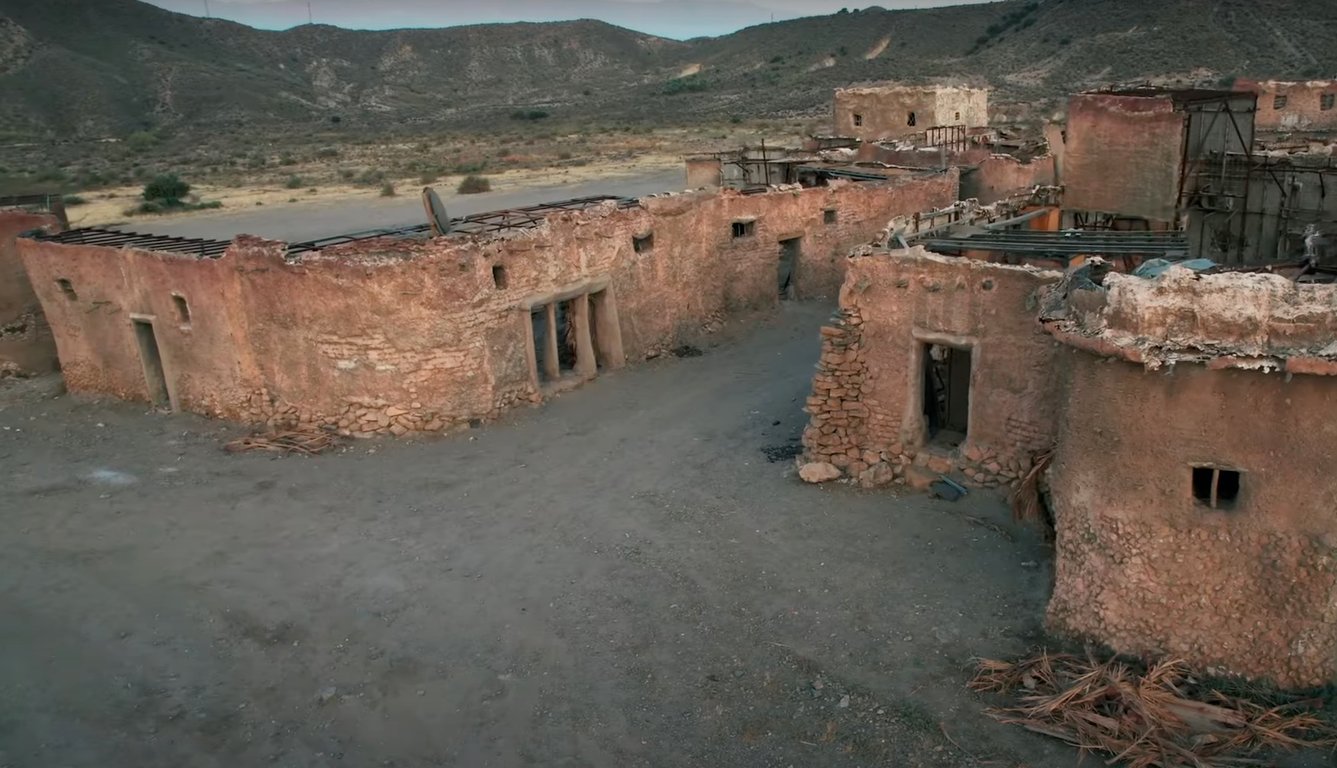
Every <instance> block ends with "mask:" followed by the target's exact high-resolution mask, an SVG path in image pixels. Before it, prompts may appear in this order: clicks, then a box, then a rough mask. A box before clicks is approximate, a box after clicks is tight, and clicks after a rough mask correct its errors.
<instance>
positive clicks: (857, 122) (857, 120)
mask: <svg viewBox="0 0 1337 768" xmlns="http://www.w3.org/2000/svg"><path fill="white" fill-rule="evenodd" d="M854 127H855V128H861V127H863V115H859V114H856V115H855V116H854Z"/></svg>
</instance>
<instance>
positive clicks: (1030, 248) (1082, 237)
mask: <svg viewBox="0 0 1337 768" xmlns="http://www.w3.org/2000/svg"><path fill="white" fill-rule="evenodd" d="M924 245H925V247H927V248H928V249H929V250H931V251H934V252H936V253H960V252H962V251H996V252H1001V253H1009V254H1015V255H1018V256H1035V257H1041V258H1054V259H1063V260H1065V261H1066V260H1069V259H1071V258H1072V257H1074V256H1112V257H1118V258H1123V257H1126V256H1144V257H1153V258H1165V259H1171V260H1173V259H1183V258H1186V257H1187V256H1188V236H1187V234H1185V233H1184V232H1182V231H1170V232H1118V231H1110V230H1105V231H1090V230H1063V231H1059V232H1047V231H1040V230H1028V229H1000V230H990V231H985V232H978V233H972V234H969V235H966V236H964V237H938V238H932V239H929V240H927V241H925V242H924Z"/></svg>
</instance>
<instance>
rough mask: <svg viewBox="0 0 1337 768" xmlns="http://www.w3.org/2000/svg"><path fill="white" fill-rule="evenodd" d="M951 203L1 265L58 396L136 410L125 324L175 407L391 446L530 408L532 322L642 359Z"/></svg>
mask: <svg viewBox="0 0 1337 768" xmlns="http://www.w3.org/2000/svg"><path fill="white" fill-rule="evenodd" d="M955 196H956V176H955V174H954V173H949V174H942V175H936V176H932V177H928V178H924V179H909V180H905V181H902V182H900V183H898V184H890V185H878V186H874V185H869V184H851V183H843V182H841V183H835V184H833V185H832V186H830V187H824V188H813V189H801V188H798V187H794V188H784V189H777V190H773V191H771V192H769V193H765V194H759V195H743V194H740V193H737V192H733V191H728V190H726V191H722V192H718V193H693V194H686V195H673V196H662V197H650V198H646V199H644V200H642V201H641V204H640V205H639V206H635V207H632V208H625V209H619V208H617V207H616V206H613V205H605V206H601V207H598V208H595V209H590V210H586V211H582V212H578V213H567V214H560V215H556V216H553V217H550V218H549V219H548V220H547V221H546V222H545V223H543V224H542V225H540V226H539V227H536V228H533V229H528V230H520V231H516V232H513V233H510V234H508V235H506V236H495V237H467V236H461V237H447V238H437V239H433V240H426V241H411V240H393V239H383V240H372V241H363V242H358V243H353V244H349V245H345V246H339V247H335V248H330V249H326V250H325V251H322V252H318V253H310V254H303V255H301V256H298V257H295V258H293V259H286V258H285V251H286V248H285V246H284V244H282V243H276V242H272V241H265V240H260V239H257V238H249V237H242V238H238V239H237V240H236V241H235V242H234V243H233V244H232V246H231V247H230V248H229V249H228V251H227V252H226V253H225V254H224V255H223V256H222V257H221V258H219V259H212V260H211V259H204V260H201V259H195V258H193V257H184V256H180V255H174V254H168V253H161V252H148V251H137V250H128V249H127V250H118V249H110V248H100V247H96V246H79V245H63V244H57V243H51V242H44V241H35V240H24V241H21V243H20V252H21V254H22V256H23V259H24V262H25V265H26V267H27V269H28V271H29V274H31V275H32V277H33V280H34V281H35V284H36V286H37V288H38V295H39V297H40V299H41V301H42V304H43V305H44V306H45V307H46V308H47V311H48V316H49V317H50V318H51V319H52V327H53V329H54V330H55V333H56V339H57V343H58V345H59V349H60V353H61V358H62V360H63V361H65V362H66V370H67V384H68V386H69V388H70V389H71V390H72V391H79V392H96V393H106V394H112V395H115V396H118V397H122V398H126V399H136V400H145V399H148V398H149V397H150V388H149V387H148V385H147V383H146V379H145V374H144V366H143V363H142V358H141V355H140V348H139V344H138V342H137V340H136V336H135V330H134V326H133V322H132V321H133V320H135V319H139V320H141V321H146V322H150V323H152V326H153V331H154V336H155V337H156V341H157V345H158V347H159V348H160V350H161V356H162V360H163V367H164V373H165V375H166V379H167V383H168V390H169V395H170V397H171V402H172V404H173V405H174V406H175V407H178V408H181V409H184V410H190V411H194V412H199V413H204V414H207V415H211V416H220V417H225V418H229V419H235V420H240V421H246V422H267V423H270V424H273V425H284V426H287V425H300V426H322V427H329V428H334V429H338V430H341V431H343V432H345V433H347V434H353V435H358V436H364V435H370V434H376V433H385V432H391V433H395V434H402V433H405V432H410V431H438V430H443V429H449V428H451V427H453V426H457V425H460V424H464V423H467V422H469V421H472V420H476V419H487V418H492V417H495V416H496V415H498V414H499V413H500V412H501V411H503V410H505V409H506V408H508V407H511V406H512V405H514V404H516V403H517V402H534V401H538V400H541V399H542V396H543V391H542V390H541V389H540V386H539V384H538V382H537V380H536V378H535V373H534V370H533V368H532V367H531V366H532V362H531V356H532V354H533V352H532V349H531V341H530V333H531V325H530V323H531V320H530V307H531V306H534V305H542V304H546V303H552V302H553V301H555V300H560V299H565V298H570V297H571V296H574V295H585V294H596V293H600V292H602V296H603V297H604V298H605V299H608V300H609V301H610V302H611V303H610V304H609V305H608V306H609V309H610V310H611V309H614V308H615V311H616V318H615V319H611V318H609V317H606V318H605V321H606V322H611V323H615V324H616V325H615V327H616V328H617V330H618V333H619V335H620V349H621V350H622V353H623V355H624V356H625V357H626V358H628V359H639V358H644V357H651V356H654V355H657V354H660V353H662V352H663V351H664V350H666V349H668V348H671V347H673V346H677V345H679V344H682V343H685V342H693V341H696V342H699V340H700V339H701V337H702V336H703V335H705V334H707V333H709V332H712V331H713V330H714V329H715V328H717V327H718V326H719V325H720V323H722V322H724V321H725V320H726V319H727V318H731V317H741V316H746V315H748V314H749V313H752V312H756V311H764V310H768V309H770V308H773V307H774V306H775V305H776V303H777V302H778V300H779V287H778V282H777V277H778V274H779V257H780V248H781V246H780V241H782V240H785V239H789V238H801V248H800V256H799V258H798V261H797V264H796V268H795V274H796V279H797V281H798V282H797V285H798V289H797V293H798V295H800V296H808V295H820V294H821V292H822V291H827V290H832V286H834V285H837V284H838V281H839V275H840V272H841V271H842V270H843V266H844V258H843V257H844V254H845V253H847V252H848V249H849V248H850V247H852V246H853V245H854V244H855V243H857V242H865V241H867V240H869V239H871V238H872V237H873V235H874V234H875V233H876V232H877V231H878V230H880V229H881V228H883V227H885V225H886V222H887V221H888V220H889V219H890V218H892V217H893V216H895V215H904V214H908V213H910V212H912V211H914V210H919V209H920V208H924V207H933V206H940V205H945V204H947V203H948V202H950V201H951V200H952V199H954V198H955ZM735 224H738V225H740V227H739V228H735V226H734V225H735ZM740 230H741V231H740ZM835 254H839V255H840V257H841V258H840V259H836V258H835ZM62 280H63V281H66V285H68V286H69V288H70V290H69V291H68V292H67V291H66V290H64V289H63V288H62V283H61V282H60V281H62ZM182 300H184V301H185V302H186V304H185V306H186V308H187V309H186V311H188V312H189V318H188V319H187V318H186V317H185V316H184V315H183V309H182V304H181V301H182ZM607 362H608V363H609V364H613V365H617V364H621V363H622V362H623V361H622V360H609V361H607Z"/></svg>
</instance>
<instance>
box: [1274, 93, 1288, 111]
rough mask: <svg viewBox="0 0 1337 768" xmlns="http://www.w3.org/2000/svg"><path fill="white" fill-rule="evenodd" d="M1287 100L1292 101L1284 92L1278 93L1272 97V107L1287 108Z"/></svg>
mask: <svg viewBox="0 0 1337 768" xmlns="http://www.w3.org/2000/svg"><path fill="white" fill-rule="evenodd" d="M1287 101H1290V99H1288V98H1287V97H1286V96H1285V95H1283V94H1278V95H1276V96H1273V97H1272V108H1273V109H1285V108H1286V102H1287Z"/></svg>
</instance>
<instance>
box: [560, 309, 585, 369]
mask: <svg viewBox="0 0 1337 768" xmlns="http://www.w3.org/2000/svg"><path fill="white" fill-rule="evenodd" d="M578 322H579V321H578V320H577V318H576V306H575V301H559V302H557V368H558V370H559V371H560V372H561V373H562V374H566V373H568V372H570V371H574V370H575V369H576V360H577V353H578V350H579V349H580V347H579V343H578V336H577V334H578V326H577V325H576V323H578Z"/></svg>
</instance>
